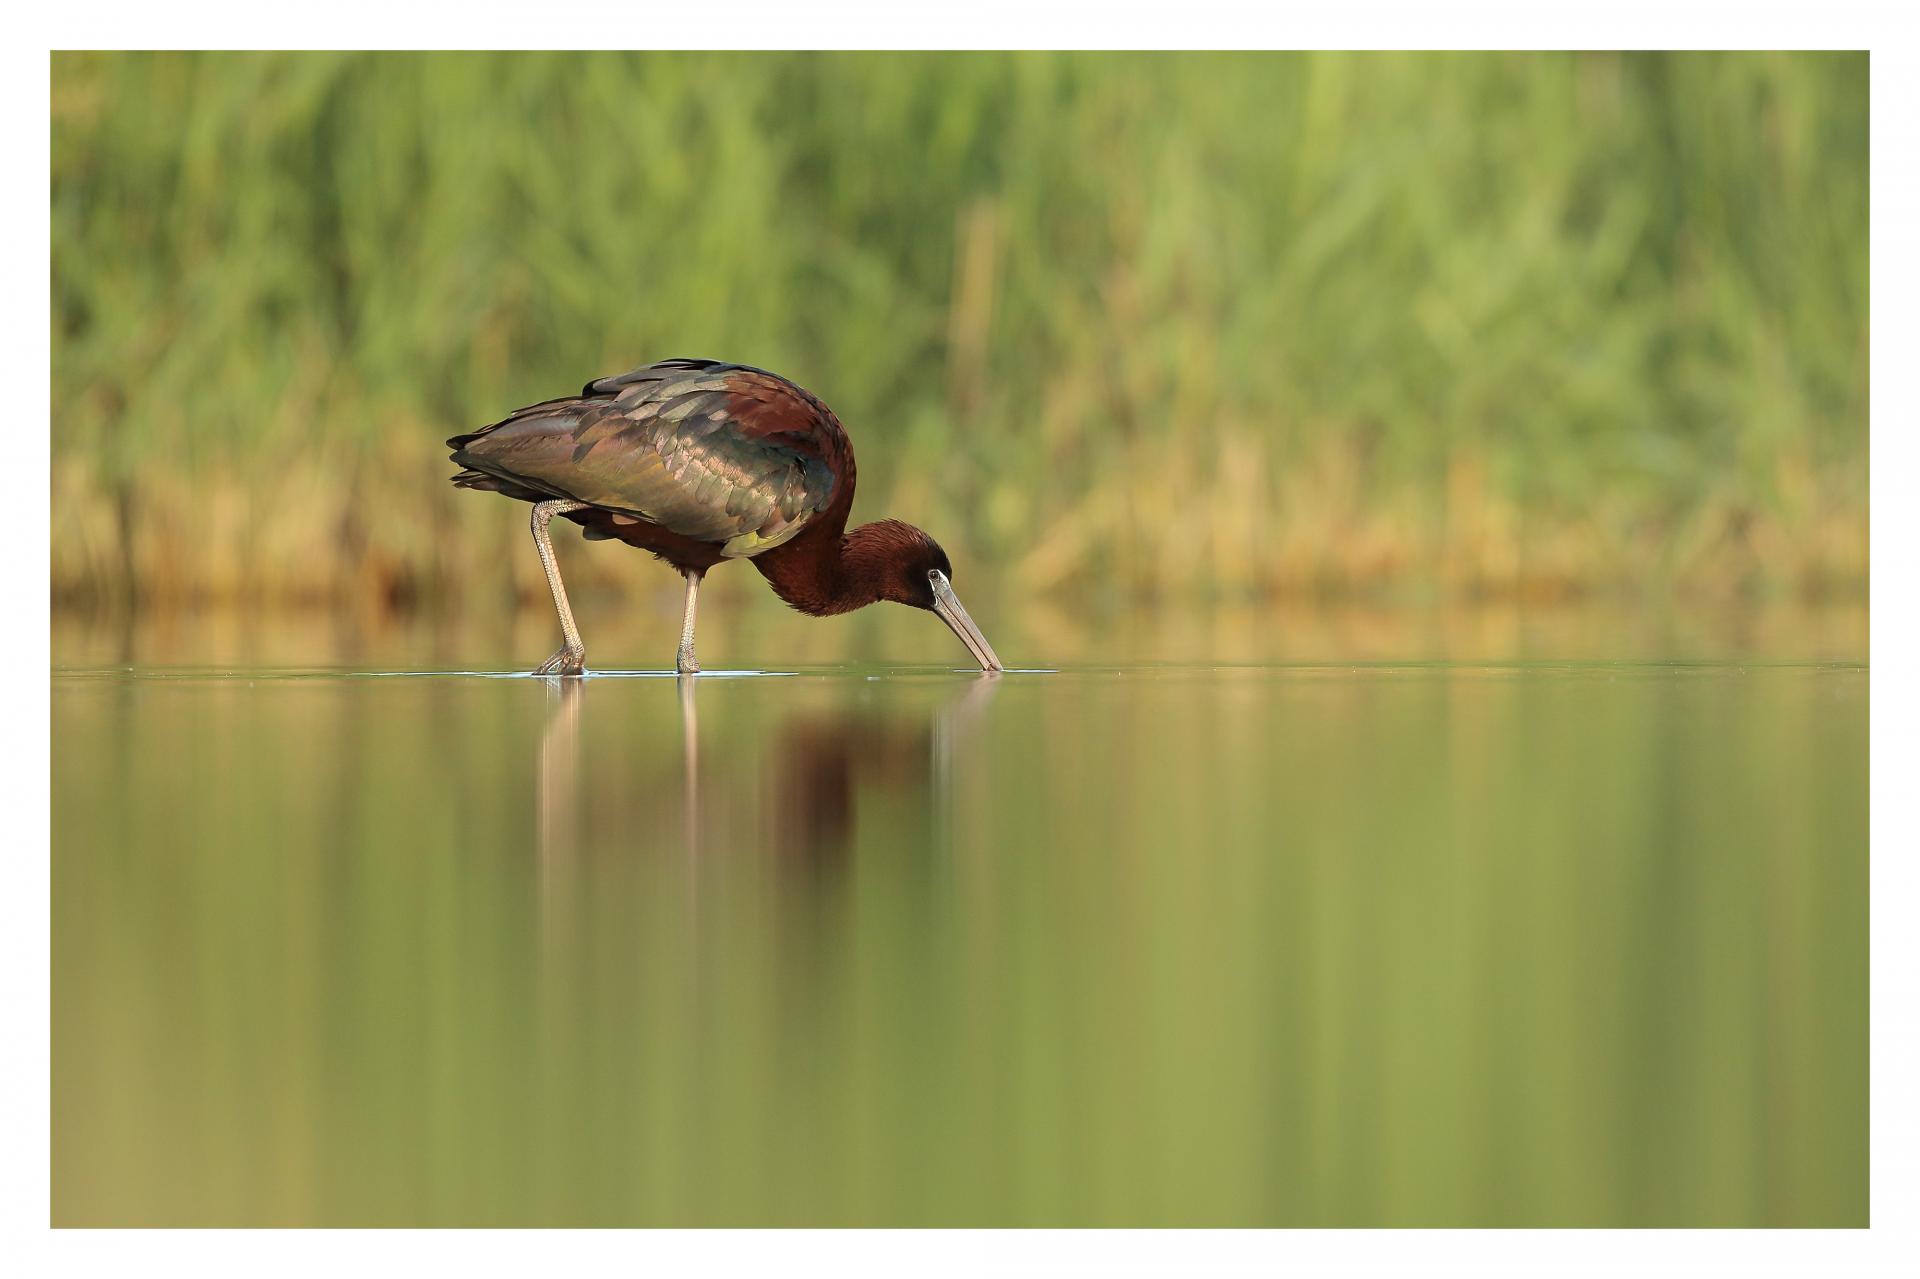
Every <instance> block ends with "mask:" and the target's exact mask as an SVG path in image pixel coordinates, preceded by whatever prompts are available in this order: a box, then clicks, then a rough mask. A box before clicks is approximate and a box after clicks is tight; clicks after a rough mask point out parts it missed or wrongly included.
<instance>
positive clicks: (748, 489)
mask: <svg viewBox="0 0 1920 1279" xmlns="http://www.w3.org/2000/svg"><path fill="white" fill-rule="evenodd" d="M447 447H448V448H450V449H452V450H453V460H454V461H455V462H457V463H458V464H459V465H461V466H462V467H465V468H466V469H465V470H463V471H461V472H460V473H459V474H458V475H456V476H454V477H453V482H454V483H455V484H456V485H458V486H459V487H461V488H471V489H487V490H491V491H492V492H495V493H504V494H506V495H507V496H508V497H512V498H518V499H519V500H521V501H523V502H531V503H533V544H534V547H535V548H536V549H537V550H538V551H539V553H540V567H541V568H542V569H544V570H545V571H546V575H547V585H548V586H549V587H551V588H552V590H553V606H554V608H555V609H556V610H557V611H558V612H559V614H560V634H561V638H562V643H561V645H560V651H559V652H557V653H555V654H554V655H553V656H552V657H549V658H548V659H547V660H546V661H544V662H542V663H541V664H540V666H539V667H538V668H537V671H536V673H537V674H542V675H579V674H582V673H583V672H584V671H585V670H586V656H587V650H586V646H585V645H584V644H582V643H581V641H580V631H579V629H578V628H577V627H576V626H575V625H574V623H573V610H572V609H571V608H570V607H568V605H567V591H566V587H565V586H563V585H562V584H561V582H560V567H559V565H558V563H557V562H556V561H555V560H554V556H553V538H552V535H551V534H550V533H549V532H548V525H550V524H551V523H552V522H553V519H554V517H555V516H558V517H560V518H562V519H569V520H572V521H573V522H574V523H576V524H579V525H581V526H582V527H583V528H584V529H585V536H586V537H587V538H588V539H589V540H592V541H606V540H613V541H620V542H625V543H627V544H628V545H630V546H638V547H640V548H641V549H643V550H648V551H652V552H653V553H654V555H655V556H657V557H658V558H660V559H663V560H665V561H666V562H667V563H669V564H671V565H673V567H675V568H676V569H678V570H680V573H681V575H682V576H683V577H685V578H686V580H687V603H686V616H685V619H684V620H683V622H682V623H681V628H680V652H679V655H678V657H677V659H676V661H675V663H674V665H675V669H677V670H678V671H679V672H680V673H681V674H683V675H688V674H692V673H693V672H695V671H697V670H699V669H700V667H699V664H698V663H697V662H695V661H694V657H693V615H694V604H695V602H696V600H697V599H698V597H699V593H700V579H701V578H702V577H703V576H704V575H705V574H706V571H707V570H708V569H710V568H712V567H713V566H714V565H715V564H718V563H720V562H721V561H722V560H738V559H744V560H750V561H752V563H753V566H754V567H755V568H757V569H759V570H760V575H761V576H762V577H765V578H766V579H767V581H768V582H769V583H771V584H772V586H773V590H774V594H776V595H778V596H779V597H780V598H781V599H783V600H785V601H786V602H787V603H788V604H790V605H792V606H793V607H794V608H796V609H799V610H800V611H801V612H802V613H811V614H812V615H814V616H815V617H826V616H829V615H831V614H834V613H848V612H852V611H853V610H854V609H856V608H864V607H865V606H866V605H868V604H873V603H877V602H878V601H880V600H892V601H893V602H894V603H896V604H910V605H912V606H913V607H915V608H923V609H927V610H929V611H931V612H933V613H935V614H938V615H939V617H940V620H941V621H943V622H945V623H946V624H947V625H948V626H950V627H952V628H953V633H954V634H955V635H958V636H959V637H960V642H961V643H963V644H965V645H966V646H967V651H968V652H969V653H971V654H972V655H973V659H974V660H975V661H976V662H978V663H980V669H981V670H983V671H997V670H1000V669H1002V668H1001V665H1000V659H999V658H998V657H996V656H994V652H993V647H992V646H991V645H990V644H988V643H987V637H986V636H984V635H982V634H981V633H980V628H979V627H977V626H975V625H974V624H973V619H972V618H971V617H968V616H967V610H966V609H964V608H962V607H961V606H960V599H959V597H958V596H956V595H955V594H954V593H953V585H952V581H951V578H952V577H953V566H952V565H951V564H950V563H948V561H947V553H946V552H945V551H943V550H941V549H940V544H939V543H938V542H936V541H934V540H933V539H932V538H931V537H928V536H927V535H926V534H925V533H923V532H921V531H920V530H919V529H917V528H915V527H914V526H913V525H911V524H903V523H901V522H900V521H899V520H880V521H879V522H877V523H874V524H862V525H861V526H860V527H858V528H856V529H854V530H853V531H852V532H847V531H846V527H847V512H848V511H849V510H851V509H852V507H853V476H854V467H853V444H852V442H851V441H849V440H848V439H847V433H846V431H845V430H844V429H842V428H841V426H840V419H838V418H836V417H835V416H834V415H833V410H831V409H829V408H828V407H827V406H826V405H824V404H822V403H821V402H820V401H819V400H818V399H816V398H814V397H813V396H812V395H810V394H808V393H807V392H806V391H803V390H801V389H800V388H799V387H797V386H795V385H794V384H793V383H792V382H789V381H787V379H785V378H783V377H780V376H778V375H777V374H773V373H768V372H766V371H765V370H764V369H756V368H749V367H748V366H746V365H744V364H723V363H720V362H719V361H717V360H662V361H660V363H658V364H649V365H647V366H646V367H645V368H640V369H635V370H633V372H631V373H622V374H621V375H620V376H618V377H605V378H601V379H599V380H598V381H594V382H589V383H587V385H586V387H585V388H584V389H583V390H582V391H581V392H580V394H579V395H576V396H570V397H568V398H566V399H560V400H548V401H546V402H545V403H543V404H535V405H531V406H529V407H527V408H524V409H521V410H519V411H518V412H516V413H514V414H512V415H511V416H509V417H507V418H504V419H502V420H501V421H498V422H495V423H494V424H493V425H492V426H485V427H481V428H480V429H479V430H477V431H474V432H472V433H471V434H467V435H456V436H454V437H453V438H452V439H450V440H448V441H447Z"/></svg>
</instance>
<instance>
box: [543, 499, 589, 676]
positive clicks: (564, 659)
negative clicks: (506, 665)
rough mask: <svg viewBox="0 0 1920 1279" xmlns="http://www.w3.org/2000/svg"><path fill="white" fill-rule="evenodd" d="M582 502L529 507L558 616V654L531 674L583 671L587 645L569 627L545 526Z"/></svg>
mask: <svg viewBox="0 0 1920 1279" xmlns="http://www.w3.org/2000/svg"><path fill="white" fill-rule="evenodd" d="M585 506H586V503H585V502H562V501H553V502H535V503H534V504H533V545H534V547H535V548H536V549H537V550H539V552H540V567H541V568H543V569H545V570H546V573H547V585H548V586H549V587H551V588H552V589H553V607H554V609H555V610H556V611H557V612H558V613H559V614H560V638H561V641H562V642H561V645H560V651H559V652H557V653H555V654H554V655H553V656H552V657H549V658H548V659H547V660H546V661H544V662H542V663H540V665H538V666H536V667H534V669H533V673H534V674H535V675H579V674H582V673H583V672H585V670H586V669H587V646H586V645H585V644H582V643H581V642H580V629H579V628H578V627H577V626H575V625H574V624H573V609H572V607H571V606H569V605H568V603H567V588H566V587H565V586H563V585H561V582H560V564H559V561H557V560H555V559H554V558H553V537H552V535H551V534H549V533H548V532H547V525H549V524H551V523H553V517H554V516H556V515H565V514H566V513H567V512H568V511H578V510H581V509H582V508H584V507H585Z"/></svg>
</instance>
